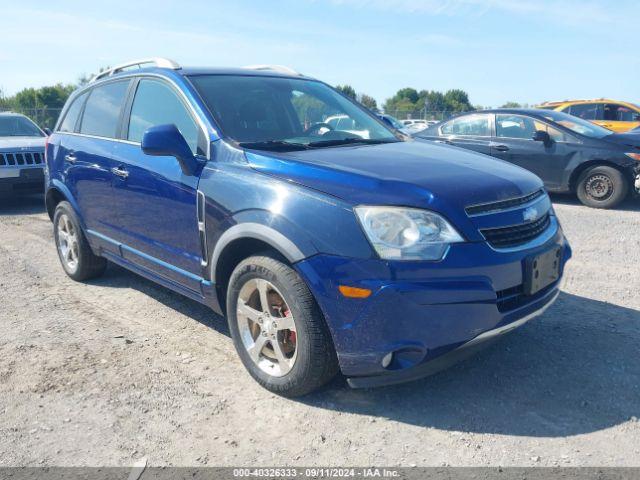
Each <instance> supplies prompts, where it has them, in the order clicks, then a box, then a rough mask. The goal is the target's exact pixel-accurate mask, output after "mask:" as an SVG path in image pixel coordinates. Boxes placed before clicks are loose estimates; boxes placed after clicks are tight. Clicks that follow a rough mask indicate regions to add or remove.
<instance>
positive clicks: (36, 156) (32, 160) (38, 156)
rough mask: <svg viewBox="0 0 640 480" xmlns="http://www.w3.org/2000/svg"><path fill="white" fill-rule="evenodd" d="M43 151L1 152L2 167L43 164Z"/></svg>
mask: <svg viewBox="0 0 640 480" xmlns="http://www.w3.org/2000/svg"><path fill="white" fill-rule="evenodd" d="M43 162H44V156H43V154H42V152H14V153H0V167H23V166H28V165H42V164H43Z"/></svg>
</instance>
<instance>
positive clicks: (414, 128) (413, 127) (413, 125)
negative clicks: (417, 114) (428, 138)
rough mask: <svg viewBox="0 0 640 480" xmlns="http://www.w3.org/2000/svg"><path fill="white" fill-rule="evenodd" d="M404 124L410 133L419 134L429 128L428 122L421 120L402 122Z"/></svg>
mask: <svg viewBox="0 0 640 480" xmlns="http://www.w3.org/2000/svg"><path fill="white" fill-rule="evenodd" d="M402 123H403V124H404V126H405V128H406V129H407V131H408V132H409V133H416V132H419V131H420V130H424V129H425V128H427V127H428V126H429V124H428V123H427V121H426V120H421V119H414V120H412V119H407V120H402Z"/></svg>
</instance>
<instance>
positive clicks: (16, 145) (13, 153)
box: [0, 113, 46, 197]
mask: <svg viewBox="0 0 640 480" xmlns="http://www.w3.org/2000/svg"><path fill="white" fill-rule="evenodd" d="M45 138H46V134H45V133H44V131H43V130H42V129H40V127H38V126H37V125H36V124H35V123H33V122H32V121H31V120H30V119H29V118H28V117H25V116H24V115H20V114H18V113H0V197H3V196H4V197H6V196H12V195H17V194H23V193H24V194H26V193H42V192H44V143H45Z"/></svg>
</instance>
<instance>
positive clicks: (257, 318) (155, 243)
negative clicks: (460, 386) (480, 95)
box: [46, 59, 571, 396]
mask: <svg viewBox="0 0 640 480" xmlns="http://www.w3.org/2000/svg"><path fill="white" fill-rule="evenodd" d="M130 67H133V68H130ZM337 116H339V117H340V118H343V117H347V118H349V119H350V120H351V121H350V122H345V123H348V124H349V128H348V129H344V130H340V129H337V128H334V127H333V126H332V125H330V124H329V123H328V122H327V121H326V120H327V119H328V118H331V117H337ZM46 158H47V170H46V189H47V192H46V205H47V210H48V213H49V216H50V217H51V219H52V221H53V225H54V237H55V242H56V246H57V250H58V254H59V257H60V260H61V263H62V266H63V268H64V270H65V271H66V273H67V274H68V275H69V276H70V277H71V278H73V279H74V280H77V281H82V280H87V279H90V278H93V277H97V276H99V275H101V274H102V273H103V272H104V270H105V267H106V265H107V261H111V262H114V263H116V264H119V265H121V266H124V267H125V268H128V269H130V270H132V271H134V272H136V273H138V274H139V275H142V276H144V277H146V278H148V279H151V280H152V281H154V282H157V283H159V284H162V285H164V286H166V287H168V288H170V289H172V290H175V291H176V292H179V293H181V294H183V295H185V296H187V297H189V298H191V299H194V300H196V301H198V302H201V303H203V304H205V305H208V306H210V307H211V308H212V309H213V310H214V311H215V312H217V313H219V314H225V315H226V317H227V319H228V322H229V328H230V331H231V334H232V338H233V342H234V344H235V347H236V349H237V351H238V354H239V356H240V359H241V360H242V362H243V364H244V365H245V367H246V368H247V370H248V371H249V373H250V374H251V375H252V376H253V377H254V378H255V379H256V380H257V381H258V382H259V383H260V384H261V385H263V386H264V387H266V388H267V389H269V390H271V391H273V392H276V393H279V394H282V395H288V396H295V395H302V394H305V393H308V392H310V391H313V390H315V389H317V388H318V387H320V386H322V385H323V384H325V383H326V382H328V381H329V380H330V379H331V378H333V377H334V376H335V375H336V374H337V373H338V371H341V372H342V374H344V375H345V376H346V377H347V379H348V383H349V384H350V385H351V386H352V387H369V386H375V385H383V384H391V383H398V382H403V381H407V380H411V379H415V378H418V377H422V376H425V375H429V374H431V373H433V372H435V371H437V370H440V369H442V368H444V367H445V366H447V365H449V364H451V363H452V362H454V361H457V360H459V359H461V358H463V357H465V356H467V355H469V354H470V353H471V352H473V351H474V350H476V347H477V346H478V345H480V344H483V343H484V344H486V341H487V340H491V339H494V338H497V337H498V336H499V335H500V334H502V333H505V332H507V331H509V330H512V329H513V328H515V327H518V326H519V325H522V324H523V323H525V322H526V321H528V320H529V319H531V318H533V317H535V316H537V315H539V314H540V313H542V312H543V311H544V310H545V309H546V308H547V307H549V306H550V305H551V303H552V302H553V301H554V300H555V298H556V297H557V295H558V292H559V283H560V280H561V276H562V272H563V269H564V265H565V262H566V261H567V260H568V259H569V258H570V256H571V249H570V248H569V245H568V244H567V242H566V240H565V237H564V236H563V233H562V230H561V228H560V225H559V223H558V220H557V218H556V215H555V213H554V211H553V208H552V206H551V203H550V200H549V197H548V195H547V193H546V192H545V190H544V188H543V185H542V182H541V181H540V179H539V178H538V177H536V176H535V175H533V174H531V173H529V172H527V171H525V170H523V169H521V168H519V167H516V166H513V165H510V164H507V163H505V162H502V161H500V160H495V159H492V158H490V157H488V156H484V155H480V154H476V153H472V152H469V151H466V150H462V149H458V148H453V147H449V146H443V145H438V144H435V143H427V142H415V141H413V140H411V139H409V138H407V137H405V136H402V135H401V134H399V133H398V132H397V131H395V130H391V129H389V128H388V127H387V126H386V125H385V124H384V122H382V121H381V120H380V119H378V118H377V117H376V116H375V115H373V114H371V113H370V112H368V111H367V110H366V109H365V108H363V107H361V106H360V105H359V104H358V103H356V102H353V101H351V100H350V99H348V98H347V97H345V96H343V95H341V94H340V93H338V92H337V91H336V90H334V89H333V88H331V87H330V86H328V85H327V84H325V83H322V82H320V81H318V80H315V79H312V78H308V77H305V76H302V75H300V74H298V73H296V72H295V71H293V70H290V69H288V68H286V67H280V66H254V67H246V68H239V69H211V68H207V69H200V68H198V69H196V68H181V67H180V66H179V65H177V64H176V63H174V62H172V61H170V60H166V59H152V60H149V61H144V62H136V63H131V64H125V65H122V66H119V67H116V68H114V69H111V70H108V71H106V72H103V73H101V74H100V75H98V76H97V77H96V78H94V79H93V80H92V81H91V82H90V83H89V84H88V85H87V86H85V87H83V88H81V89H80V90H78V91H77V92H75V93H74V94H73V95H72V97H71V98H70V99H69V101H68V102H67V104H66V106H65V108H64V111H63V113H62V114H61V117H60V119H59V121H58V124H57V126H56V128H55V131H54V133H53V134H52V135H51V137H50V138H49V141H48V145H47V148H46Z"/></svg>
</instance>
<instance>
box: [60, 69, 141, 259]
mask: <svg viewBox="0 0 640 480" xmlns="http://www.w3.org/2000/svg"><path fill="white" fill-rule="evenodd" d="M129 84H130V81H129V80H119V81H113V82H109V83H105V84H101V85H98V86H96V87H95V88H93V89H91V90H90V91H89V92H88V93H86V94H84V95H82V96H81V97H79V98H78V99H77V100H76V101H75V102H74V103H73V104H72V105H71V106H70V107H69V110H68V112H67V114H66V116H65V119H64V120H63V121H62V123H61V126H60V133H61V134H62V135H60V137H61V141H60V148H59V149H58V155H57V156H58V159H59V160H58V161H60V162H61V163H62V165H63V167H62V171H63V172H64V173H65V177H66V178H65V184H66V185H67V187H68V188H69V190H70V191H71V194H72V195H73V197H74V198H75V200H76V202H77V205H78V209H79V213H80V215H81V217H82V219H83V221H84V223H85V226H86V228H87V232H88V234H89V235H90V236H91V235H94V236H95V234H98V237H100V236H107V237H111V236H112V235H113V233H114V224H115V222H117V219H116V218H114V215H113V213H114V212H113V210H112V209H111V205H112V203H113V191H112V178H113V174H112V173H111V168H112V167H113V161H112V155H113V148H114V145H115V139H116V137H117V133H118V129H119V124H120V120H121V115H122V112H123V107H124V102H125V99H126V95H127V89H128V88H129ZM76 114H77V115H78V119H77V121H75V120H74V118H73V117H74V116H76ZM67 118H68V119H67ZM105 247H108V245H105Z"/></svg>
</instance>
